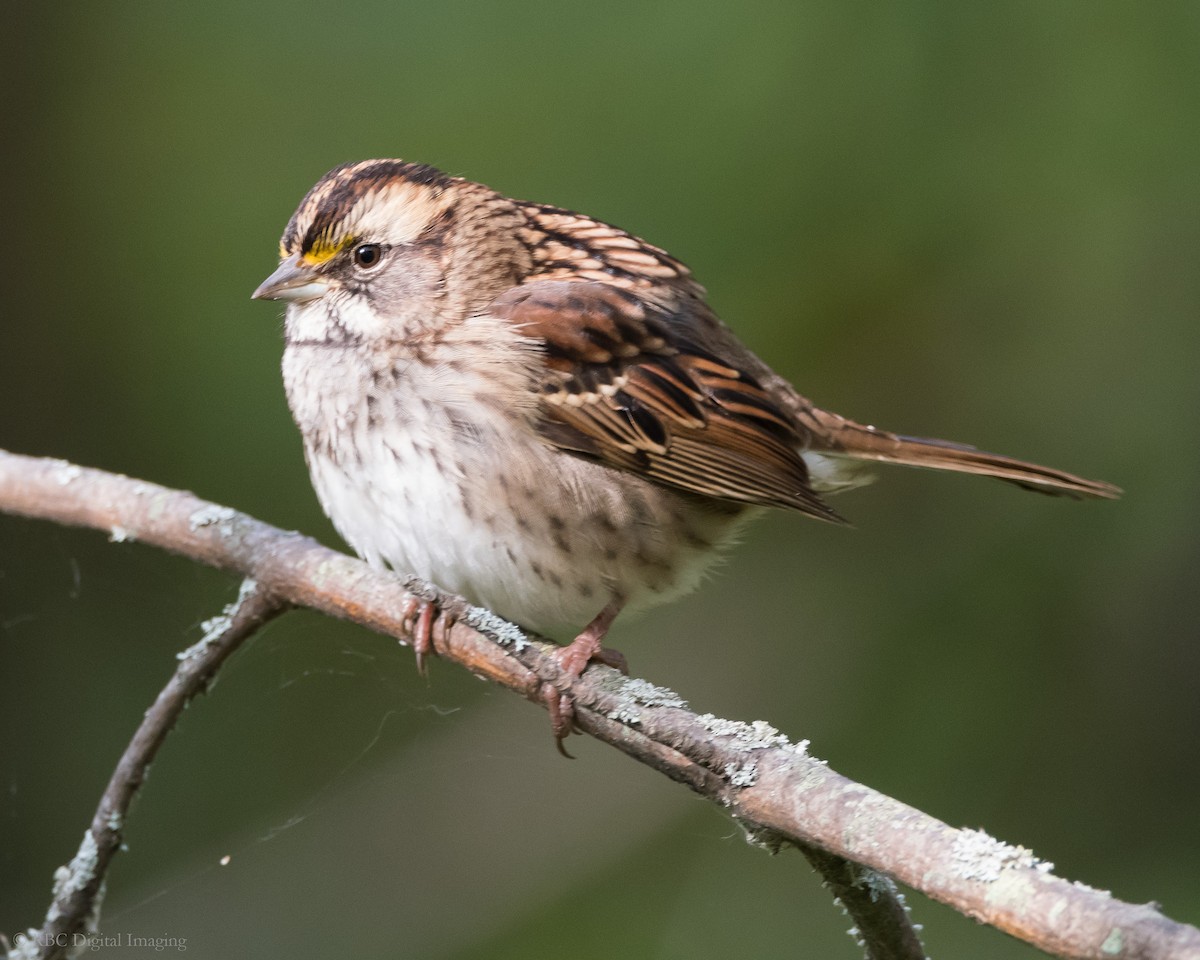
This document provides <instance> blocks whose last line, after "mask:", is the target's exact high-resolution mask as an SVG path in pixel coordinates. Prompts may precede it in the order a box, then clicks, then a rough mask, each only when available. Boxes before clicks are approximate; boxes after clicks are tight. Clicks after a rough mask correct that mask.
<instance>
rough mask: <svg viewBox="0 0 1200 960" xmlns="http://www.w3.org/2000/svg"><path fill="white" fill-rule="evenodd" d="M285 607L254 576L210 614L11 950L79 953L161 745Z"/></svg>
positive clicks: (52, 958)
mask: <svg viewBox="0 0 1200 960" xmlns="http://www.w3.org/2000/svg"><path fill="white" fill-rule="evenodd" d="M287 608H288V604H286V603H285V602H283V601H280V600H277V599H276V598H275V597H273V596H271V595H270V594H269V593H267V592H265V591H263V590H262V589H260V588H259V587H258V585H257V584H256V583H255V582H254V581H253V580H246V581H244V582H243V584H242V589H241V592H240V593H239V594H238V598H237V600H236V601H235V602H234V603H231V604H229V606H227V607H226V608H225V610H224V612H222V613H221V614H220V616H217V617H213V618H212V619H211V620H208V621H206V622H205V623H204V624H203V627H204V635H203V636H202V637H201V638H200V639H199V640H198V641H197V642H196V643H194V644H193V645H192V646H190V647H188V649H187V650H184V651H183V652H182V653H180V654H179V655H178V660H179V665H178V666H177V667H176V668H175V673H174V674H173V675H172V677H171V679H170V680H169V681H167V685H166V686H165V687H163V689H162V691H161V692H160V693H159V695H158V697H157V698H156V699H155V701H154V705H153V706H151V707H150V709H149V710H147V711H146V715H145V716H144V717H143V718H142V722H141V724H140V725H139V726H138V729H137V732H136V733H135V734H134V735H133V739H132V740H130V741H129V746H127V747H126V748H125V752H124V753H123V754H122V755H121V759H120V760H119V761H118V762H117V766H116V769H115V770H113V773H112V777H110V778H109V781H108V786H107V787H106V788H105V790H104V793H103V795H102V796H101V797H100V804H99V806H97V807H96V813H95V815H94V816H93V817H92V825H91V827H89V828H88V829H87V830H86V831H85V832H84V835H83V842H82V843H81V844H80V845H79V851H78V852H77V853H76V854H75V857H74V859H73V860H71V862H70V863H69V864H66V865H64V866H62V867H59V868H58V870H57V871H55V874H54V899H53V901H52V902H51V904H50V908H49V910H47V911H46V920H45V922H44V924H43V925H42V928H41V929H40V930H29V931H27V932H26V933H25V934H23V935H21V936H20V937H19V938H18V942H17V947H16V949H14V950H13V952H12V954H11V955H10V956H12V957H14V958H16V957H20V958H25V957H31V958H32V957H38V958H41V960H60V958H62V957H67V956H72V955H74V954H76V953H79V952H80V947H81V945H84V944H85V941H86V938H87V937H88V935H89V934H91V933H94V932H95V930H96V922H97V920H98V918H99V912H100V904H101V901H102V900H103V896H104V878H105V875H106V874H107V872H108V867H109V864H110V863H111V862H112V859H113V857H114V856H115V854H116V852H117V850H118V849H120V846H121V838H122V834H123V832H124V825H125V818H126V815H127V814H128V812H129V805H130V803H132V802H133V798H134V796H135V795H136V793H137V791H138V789H139V788H140V787H141V785H142V783H143V782H144V781H145V778H146V770H147V768H148V767H149V766H150V763H151V761H153V760H154V756H155V754H157V753H158V748H159V747H161V746H162V744H163V741H164V740H166V738H167V734H168V733H170V732H171V728H172V727H174V726H175V721H176V720H177V719H179V715H180V714H181V713H183V709H184V707H186V706H187V705H188V703H189V702H190V701H191V700H192V699H193V698H194V697H195V696H196V695H197V694H200V693H203V692H204V690H206V689H207V688H208V684H209V682H210V681H211V680H212V678H213V677H214V676H215V675H216V672H217V670H218V669H219V668H220V666H221V664H222V663H224V662H225V660H226V659H227V658H228V657H229V655H230V654H231V653H233V651H234V650H236V649H237V648H238V647H239V646H241V645H242V643H243V642H244V641H245V640H246V639H247V638H248V637H250V636H251V635H252V634H253V633H254V631H256V630H257V629H258V628H259V627H261V626H262V625H263V624H264V623H266V622H267V621H269V620H271V619H273V618H275V617H276V616H278V615H279V614H280V613H282V612H283V611H284V610H286V609H287Z"/></svg>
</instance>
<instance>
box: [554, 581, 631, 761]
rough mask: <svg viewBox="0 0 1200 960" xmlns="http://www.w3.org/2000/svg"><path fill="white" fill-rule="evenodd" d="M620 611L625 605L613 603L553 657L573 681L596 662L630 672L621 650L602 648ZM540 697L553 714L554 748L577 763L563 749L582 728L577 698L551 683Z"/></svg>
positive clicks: (625, 672)
mask: <svg viewBox="0 0 1200 960" xmlns="http://www.w3.org/2000/svg"><path fill="white" fill-rule="evenodd" d="M620 610H621V604H620V603H619V602H617V601H613V602H612V603H610V604H609V605H608V606H607V607H605V608H604V609H603V610H601V611H600V613H599V614H598V615H597V616H596V619H594V620H593V621H592V622H591V623H589V624H588V625H587V626H586V627H585V628H584V630H583V632H582V633H581V634H579V636H577V637H576V638H575V639H574V640H573V641H571V643H569V644H568V645H567V646H565V647H560V648H559V649H557V650H555V651H554V652H553V653H551V654H550V656H551V657H553V658H554V660H555V661H556V662H557V663H558V666H559V669H561V670H562V672H563V673H565V674H566V675H567V676H568V677H570V678H571V679H572V680H574V679H577V678H579V677H581V676H583V671H584V670H586V669H587V666H588V664H589V663H591V662H592V661H593V660H595V661H597V662H599V663H603V664H605V665H606V666H610V667H613V668H614V669H616V670H620V671H621V672H622V673H624V674H628V673H629V663H628V661H626V659H625V655H624V654H623V653H621V651H619V650H613V649H611V648H608V647H605V646H602V643H603V640H604V636H605V634H607V633H608V628H609V627H610V626H612V622H613V620H614V619H616V616H617V614H618V613H619V612H620ZM538 694H539V696H540V698H541V701H542V703H544V704H545V705H546V710H547V712H548V713H549V714H550V730H551V732H552V733H553V734H554V746H555V747H556V748H557V750H558V752H559V753H561V754H562V755H563V756H564V757H567V758H568V759H572V760H573V759H574V757H572V756H571V754H569V753H567V749H566V747H564V746H563V741H564V740H566V738H567V737H569V736H570V735H571V733H572V732H574V731H575V730H577V729H578V726H577V724H576V722H575V720H576V718H575V699H574V698H573V697H572V696H570V695H569V694H566V693H563V692H562V691H561V690H559V689H558V688H557V687H555V686H553V685H552V684H549V683H542V684H541V685H540V690H539V691H538Z"/></svg>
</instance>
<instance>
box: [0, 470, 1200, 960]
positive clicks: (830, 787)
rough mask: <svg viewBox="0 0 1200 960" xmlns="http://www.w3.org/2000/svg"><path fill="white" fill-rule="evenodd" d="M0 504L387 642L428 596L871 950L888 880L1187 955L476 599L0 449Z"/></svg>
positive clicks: (110, 479) (291, 536) (1172, 956)
mask: <svg viewBox="0 0 1200 960" xmlns="http://www.w3.org/2000/svg"><path fill="white" fill-rule="evenodd" d="M0 510H4V511H6V512H10V513H15V514H21V515H24V516H29V517H37V518H41V519H46V520H52V521H56V522H58V523H64V524H72V525H77V526H87V527H93V528H96V529H100V530H107V531H110V532H113V533H118V534H120V535H121V537H122V538H124V539H129V538H136V539H138V540H141V541H143V542H146V543H149V544H153V545H155V546H158V547H162V548H163V549H166V550H170V551H172V552H174V553H178V554H182V555H184V556H187V557H190V558H192V559H194V560H197V561H200V562H202V563H206V564H208V565H210V566H214V567H218V568H220V569H224V570H230V571H236V572H239V573H241V574H243V575H245V576H248V577H252V578H253V579H254V580H255V581H256V582H257V583H258V584H259V586H260V589H261V590H262V591H264V592H265V595H266V596H271V597H275V598H278V602H282V603H287V604H292V605H296V606H304V607H309V608H312V609H314V610H319V611H321V612H324V613H327V614H330V615H332V616H336V617H341V618H343V619H347V620H352V621H354V622H356V623H359V624H362V625H363V626H366V627H369V628H371V629H373V630H376V631H379V632H382V633H386V634H388V635H390V636H393V637H397V638H399V639H401V640H407V639H411V633H410V631H409V628H408V625H407V624H406V623H405V616H404V611H405V608H406V602H407V601H408V600H410V599H411V596H413V595H416V596H420V597H422V598H425V599H433V600H437V601H438V603H439V605H440V606H441V607H442V609H443V610H445V611H446V612H447V613H448V614H449V615H450V617H451V618H454V623H453V625H452V626H448V627H446V628H445V629H444V630H441V631H438V635H437V636H436V637H435V648H436V650H437V652H438V653H439V654H440V655H441V656H442V657H444V658H445V659H448V660H453V661H455V662H457V663H459V664H461V665H463V666H465V667H467V668H468V669H469V670H471V671H472V672H474V673H476V674H478V675H480V676H483V677H485V678H487V679H490V680H492V681H494V682H496V683H499V684H502V685H504V686H506V687H509V688H510V689H513V690H516V691H517V692H519V693H521V694H523V695H525V696H528V697H530V698H531V699H537V691H538V689H539V687H540V685H541V684H542V683H549V684H552V685H554V686H555V687H557V688H559V689H560V690H562V691H564V692H568V693H569V694H570V695H571V696H572V697H573V698H574V700H575V703H576V713H577V716H578V720H579V725H580V727H581V728H582V729H583V730H584V731H585V732H587V733H589V734H591V735H592V736H594V737H596V738H597V739H600V740H603V741H605V742H607V743H610V744H612V745H613V746H615V747H617V749H619V750H622V751H623V752H625V753H627V754H629V755H630V756H633V757H635V758H637V759H639V760H641V761H642V762H643V763H646V764H647V765H649V766H652V767H654V768H655V769H658V770H660V771H661V772H663V773H665V774H666V775H667V776H669V777H671V778H672V779H674V780H676V781H678V782H681V783H685V784H687V785H688V786H690V787H691V788H692V789H693V790H695V791H696V792H698V793H700V794H702V795H704V796H705V797H708V798H709V799H711V800H713V801H714V802H716V803H719V804H721V805H722V806H724V807H726V808H727V809H728V810H729V811H730V813H731V814H732V815H733V816H734V817H736V818H737V819H738V820H739V821H741V822H742V823H743V825H744V826H746V828H747V831H748V833H749V834H750V837H751V839H752V840H754V841H755V842H759V843H762V844H764V845H766V846H768V847H770V848H771V849H777V848H778V847H779V846H780V845H781V844H783V843H789V844H793V845H796V846H798V847H799V848H800V849H801V851H802V852H804V853H805V855H806V856H807V857H808V858H809V860H810V862H813V863H814V865H815V866H817V868H818V869H819V870H820V871H821V872H822V874H823V875H824V876H825V878H826V882H827V883H828V884H829V885H830V886H831V887H832V888H833V891H834V893H835V895H836V896H837V897H838V898H839V899H840V900H841V902H842V903H843V904H844V905H845V906H846V908H847V910H848V911H850V913H851V916H852V917H853V918H854V921H855V923H856V925H857V927H858V929H859V931H860V932H861V934H862V936H863V938H864V941H865V942H866V943H867V945H868V950H869V951H870V952H869V956H870V957H872V958H878V960H882V958H905V960H907V958H912V957H920V956H922V955H923V954H922V951H921V948H920V944H919V941H918V940H917V938H916V935H915V933H913V931H912V928H911V925H910V924H909V923H908V920H907V916H906V913H905V910H904V908H903V905H902V903H901V901H900V899H899V897H898V894H897V893H896V891H895V888H894V885H893V884H892V882H891V879H890V878H894V879H896V880H899V881H901V882H903V883H905V884H907V885H909V886H911V887H913V888H914V889H917V890H919V891H921V892H922V893H925V894H927V895H928V896H930V897H933V898H934V899H936V900H940V901H942V902H944V903H947V904H949V905H950V906H952V907H954V908H955V909H957V910H959V911H960V912H962V913H964V914H966V915H968V916H971V917H974V918H976V919H978V920H981V921H983V922H986V923H989V924H992V925H993V926H996V927H998V928H999V929H1001V930H1004V931H1006V932H1008V933H1011V934H1012V935H1014V936H1016V937H1018V938H1020V939H1022V940H1026V941H1028V942H1029V943H1031V944H1033V945H1035V946H1037V947H1040V948H1041V949H1043V950H1045V951H1047V952H1049V953H1052V954H1054V955H1056V956H1061V957H1067V958H1096V960H1114V958H1118V960H1119V958H1129V960H1134V958H1137V960H1200V930H1197V929H1196V928H1194V927H1191V926H1187V925H1185V924H1180V923H1177V922H1175V921H1172V920H1170V919H1168V918H1167V917H1165V916H1163V915H1162V914H1161V913H1159V912H1158V911H1157V910H1156V909H1155V908H1154V907H1153V906H1152V905H1144V906H1136V905H1132V904H1126V903H1122V902H1121V901H1119V900H1115V899H1113V898H1112V897H1111V896H1110V895H1109V894H1107V893H1104V892H1102V891H1098V890H1093V889H1091V888H1089V887H1086V886H1083V885H1082V884H1078V883H1070V882H1068V881H1066V880H1063V879H1060V878H1058V877H1056V876H1054V875H1053V874H1052V873H1051V872H1050V869H1049V865H1048V864H1045V863H1042V862H1040V861H1038V860H1037V859H1036V858H1035V857H1034V856H1033V855H1032V854H1031V853H1030V852H1029V851H1028V850H1025V849H1023V848H1021V847H1013V846H1009V845H1008V844H1004V843H1001V842H1000V841H998V840H994V839H992V838H991V837H989V836H987V835H986V834H984V833H981V832H979V831H974V830H958V829H954V828H952V827H949V826H947V825H946V824H944V823H942V822H940V821H938V820H936V819H934V818H933V817H930V816H928V815H926V814H924V813H921V812H920V811H918V810H915V809H913V808H912V807H909V806H907V805H905V804H903V803H900V802H899V801H897V800H893V799H891V798H890V797H886V796H884V795H882V794H880V793H878V792H876V791H873V790H871V789H870V788H868V787H865V786H863V785H861V784H858V783H854V782H853V781H851V780H848V779H846V778H845V777H842V776H841V775H839V774H837V773H836V772H834V771H833V770H830V769H829V768H828V767H827V766H826V765H824V764H823V763H822V762H821V761H819V760H816V759H815V758H812V757H810V756H808V755H807V752H806V750H805V744H803V743H801V744H793V743H791V742H789V741H788V740H787V738H786V737H784V736H783V735H781V734H780V733H778V731H776V730H775V729H774V728H772V727H770V726H769V725H767V724H766V723H764V722H762V721H756V722H754V723H741V722H736V721H729V720H722V719H720V718H717V717H714V716H712V715H711V714H704V715H697V714H696V713H693V712H692V711H690V710H688V709H687V704H686V703H685V702H684V701H683V700H682V699H681V698H680V697H678V696H677V695H676V694H674V693H672V692H671V691H669V690H665V689H663V688H661V687H656V686H654V685H653V684H650V683H647V682H646V681H644V680H637V679H627V678H624V677H622V676H621V675H620V674H618V673H616V672H615V671H612V670H609V669H608V668H604V667H599V666H593V667H591V668H589V669H588V671H587V672H586V673H585V674H584V676H583V677H582V678H580V679H578V680H575V681H572V680H571V679H570V678H567V677H565V676H564V675H563V674H562V672H561V671H560V670H559V669H558V667H557V664H556V662H555V661H554V660H553V659H552V658H549V657H547V656H546V655H545V653H544V649H545V644H543V643H542V642H540V641H537V640H534V639H531V638H529V637H527V636H526V635H525V634H523V633H522V632H521V631H520V630H519V629H517V628H516V627H514V626H512V625H511V624H508V623H506V622H505V621H503V620H500V619H499V618H497V617H495V616H494V615H493V614H491V613H489V612H488V611H485V610H481V609H479V608H476V607H471V606H468V605H467V604H466V603H464V602H463V601H462V600H461V599H458V598H453V597H446V596H443V595H441V594H440V593H438V591H436V589H434V588H433V587H430V586H429V585H427V584H424V583H421V582H419V581H415V580H414V581H407V582H402V581H400V580H399V579H398V578H396V577H394V576H392V575H389V574H386V573H383V572H380V571H375V570H372V569H370V568H368V567H367V566H366V565H365V564H363V563H361V562H359V561H357V560H354V559H352V558H350V557H347V556H344V555H342V554H339V553H336V552H334V551H332V550H329V549H327V548H325V547H322V546H320V545H319V544H317V543H316V542H314V541H312V540H310V539H308V538H307V537H302V536H300V535H299V534H295V533H286V532H283V531H281V530H277V529H276V528H274V527H271V526H269V525H267V524H264V523H262V522H260V521H258V520H254V519H253V518H251V517H248V516H246V515H244V514H240V513H238V512H236V511H234V510H232V509H230V508H228V507H221V506H217V505H215V504H212V503H208V502H206V501H204V500H200V499H199V498H197V497H195V496H194V495H192V494H190V493H186V492H183V491H176V490H169V489H166V488H164V487H160V486H157V485H154V484H149V483H144V482H141V481H137V480H132V479H129V478H127V477H122V476H118V475H115V474H110V473H105V472H103V471H98V470H89V469H84V468H81V467H77V466H74V465H71V464H67V463H64V462H63V461H58V460H45V459H37V458H32V457H23V456H19V455H15V454H8V453H4V452H0ZM264 602H265V601H264ZM262 615H263V616H265V615H267V614H266V613H265V612H264V613H263V614H262ZM201 685H202V684H201ZM538 702H540V700H538ZM102 808H103V806H102ZM98 815H99V814H98ZM93 826H95V824H93ZM846 861H852V863H846ZM863 868H867V869H863Z"/></svg>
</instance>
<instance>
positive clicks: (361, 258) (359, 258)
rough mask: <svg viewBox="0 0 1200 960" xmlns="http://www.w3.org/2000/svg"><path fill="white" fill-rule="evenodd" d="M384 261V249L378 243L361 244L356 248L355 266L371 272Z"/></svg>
mask: <svg viewBox="0 0 1200 960" xmlns="http://www.w3.org/2000/svg"><path fill="white" fill-rule="evenodd" d="M382 259H383V247H381V246H380V245H379V244H377V243H360V244H359V245H358V246H357V247H355V248H354V264H355V266H358V267H362V268H363V269H364V270H369V269H370V268H371V267H375V266H378V265H379V262H380V261H381V260H382Z"/></svg>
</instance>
